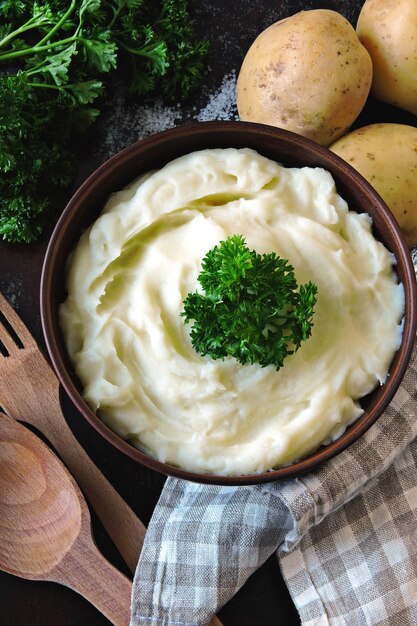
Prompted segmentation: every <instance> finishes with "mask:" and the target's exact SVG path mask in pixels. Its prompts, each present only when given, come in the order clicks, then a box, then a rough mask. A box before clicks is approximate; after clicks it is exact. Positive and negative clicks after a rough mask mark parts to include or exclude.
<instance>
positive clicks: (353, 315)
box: [60, 148, 404, 475]
mask: <svg viewBox="0 0 417 626" xmlns="http://www.w3.org/2000/svg"><path fill="white" fill-rule="evenodd" d="M232 234H242V235H244V237H245V238H246V241H247V244H248V246H249V248H251V249H256V250H257V251H258V252H260V253H267V252H271V251H275V252H276V253H277V254H279V255H280V256H282V257H285V258H287V259H289V261H290V263H291V264H292V265H293V266H294V268H295V274H296V277H297V281H298V282H299V283H304V282H307V281H309V280H311V281H313V282H315V283H316V284H317V286H318V301H317V304H316V308H315V316H314V327H313V329H312V336H311V337H310V338H309V339H308V340H307V341H306V342H305V343H303V344H302V347H301V348H300V349H299V350H298V352H296V353H295V354H294V355H292V356H290V357H288V358H287V359H286V361H285V365H284V367H283V368H282V369H281V370H279V371H278V372H277V371H276V370H275V368H274V367H273V366H268V367H265V368H262V367H261V366H259V365H246V366H242V365H240V364H239V363H237V362H236V361H235V360H234V359H232V358H226V359H225V360H224V361H222V360H216V361H215V360H212V359H211V358H210V357H202V356H200V355H199V354H197V353H196V352H195V350H194V349H193V347H192V345H191V341H190V337H189V330H190V327H189V326H188V325H187V326H186V325H184V322H183V320H182V318H180V312H181V310H182V303H183V300H184V298H185V297H186V296H187V294H188V293H189V292H190V291H194V290H196V289H199V286H198V282H197V277H198V274H199V272H200V269H201V260H202V258H203V257H204V256H205V254H206V253H207V251H208V250H209V249H210V248H212V247H213V246H214V245H216V244H218V243H219V241H221V240H224V239H225V238H226V237H227V236H229V235H232ZM394 264H395V259H394V258H393V256H392V254H391V253H390V252H388V250H387V249H386V248H385V247H384V246H383V245H382V244H381V243H379V242H378V241H377V240H376V239H375V238H374V236H373V235H372V232H371V219H370V217H369V216H368V215H367V214H357V213H355V212H352V211H350V210H349V208H348V206H347V204H346V202H345V201H344V200H343V199H342V198H341V197H340V196H339V195H338V193H337V191H336V188H335V183H334V180H333V178H332V176H331V175H330V173H329V172H327V171H325V170H323V169H320V168H285V167H282V166H281V165H279V164H277V163H275V162H273V161H272V160H269V159H267V158H264V157H263V156H260V155H259V154H258V153H256V152H254V151H253V150H250V149H232V148H230V149H210V150H203V151H199V152H195V153H192V154H189V155H186V156H183V157H180V158H178V159H176V160H174V161H172V162H171V163H169V164H168V165H166V166H165V167H163V168H162V169H161V170H159V171H155V172H152V173H149V174H147V175H145V176H142V177H141V178H139V179H138V180H136V181H134V182H133V183H132V184H131V185H130V186H129V187H127V188H126V189H124V190H122V191H120V192H118V193H115V194H114V195H112V196H111V197H110V199H109V200H108V202H107V204H106V206H105V207H104V210H103V212H102V214H101V215H100V217H99V218H98V219H97V220H96V221H95V223H94V224H93V225H92V227H91V228H89V229H88V230H87V231H86V232H85V233H84V234H83V235H82V237H81V239H80V241H79V243H78V245H77V246H76V248H75V250H74V251H73V254H72V255H71V259H70V262H69V266H68V274H67V291H68V297H67V299H66V301H65V302H64V303H63V304H62V305H61V308H60V320H61V326H62V329H63V332H64V336H65V341H66V346H67V349H68V352H69V355H70V357H71V359H72V361H73V363H74V366H75V370H76V372H77V375H78V377H79V378H80V380H81V383H82V385H83V388H84V397H85V400H86V401H87V403H88V404H89V405H90V406H91V407H92V409H93V410H94V411H96V412H97V414H98V415H99V416H100V418H101V419H102V420H103V421H104V422H105V423H106V424H108V425H109V426H110V427H111V428H112V429H113V430H114V431H115V432H117V433H118V434H119V435H120V436H121V437H123V438H125V439H128V440H130V441H131V442H132V443H133V444H134V445H135V446H137V447H138V448H140V449H141V450H143V451H145V452H147V453H148V454H150V455H152V456H153V457H155V458H157V459H159V460H160V461H164V462H167V463H170V464H173V465H176V466H180V467H182V468H185V469H187V470H191V471H196V472H205V473H215V474H222V475H239V474H246V473H257V472H262V471H266V470H269V469H272V468H276V467H279V466H282V465H286V464H290V463H292V462H294V461H295V460H298V459H300V458H302V457H304V456H305V455H307V454H308V453H310V452H312V451H314V450H315V449H316V448H317V447H318V446H319V445H320V444H322V443H326V442H329V441H331V440H334V439H335V438H337V437H339V436H340V435H341V434H342V433H343V432H344V430H345V429H346V427H347V426H348V425H349V424H351V423H352V422H353V421H354V420H356V419H357V418H358V417H359V416H360V415H361V413H362V412H363V411H362V409H361V407H360V404H359V402H358V400H359V399H360V398H361V397H362V396H364V395H366V394H367V393H368V392H370V391H371V390H372V389H373V388H374V387H375V386H376V385H379V384H381V383H383V382H384V381H385V379H386V376H387V371H388V368H389V365H390V363H391V360H392V358H393V355H394V352H395V350H396V349H397V348H398V346H399V343H400V341H401V334H402V321H401V320H402V316H403V309H404V291H403V287H402V285H401V284H398V283H397V279H396V276H395V273H394V268H393V266H394Z"/></svg>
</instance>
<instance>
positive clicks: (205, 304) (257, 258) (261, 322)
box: [181, 235, 317, 370]
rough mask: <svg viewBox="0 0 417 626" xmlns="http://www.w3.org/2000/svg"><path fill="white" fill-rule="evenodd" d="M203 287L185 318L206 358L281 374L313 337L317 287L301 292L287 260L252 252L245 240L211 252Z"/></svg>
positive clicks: (187, 303)
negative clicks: (230, 360)
mask: <svg viewBox="0 0 417 626" xmlns="http://www.w3.org/2000/svg"><path fill="white" fill-rule="evenodd" d="M198 282H199V283H200V285H201V287H202V289H203V291H204V294H202V293H199V292H197V291H196V292H194V293H189V294H188V296H187V297H186V298H185V300H184V303H183V305H184V310H183V311H182V312H181V316H182V317H183V318H184V322H185V323H190V322H193V324H192V327H191V331H190V337H191V342H192V345H193V347H194V349H195V350H196V351H197V352H199V353H200V354H201V355H203V356H205V355H208V356H210V357H211V358H213V359H223V358H224V357H226V356H232V357H234V358H235V359H236V360H237V361H238V362H239V363H241V364H242V365H245V364H247V363H259V364H260V365H262V366H263V367H265V366H267V365H271V364H272V365H274V366H275V368H276V369H277V370H279V369H280V368H281V367H282V366H283V362H284V359H285V358H286V356H288V355H289V354H293V353H294V352H296V350H298V348H299V347H300V345H301V343H302V342H303V341H305V340H306V339H308V337H310V335H311V328H312V326H313V323H312V318H313V314H314V305H315V303H316V295H317V286H316V285H315V284H314V283H312V282H308V283H306V284H304V285H301V286H300V287H298V285H297V281H296V278H295V276H294V268H293V267H292V266H291V265H290V264H289V262H288V261H287V259H283V258H281V257H279V256H278V255H276V254H275V253H274V252H271V253H269V254H262V255H261V254H258V253H257V252H256V251H255V250H249V248H248V247H247V245H246V242H245V239H244V238H243V236H242V235H232V236H230V237H228V238H227V239H226V240H225V241H221V242H220V244H219V245H217V246H215V247H214V248H212V249H211V250H209V252H207V254H206V256H205V257H204V259H203V261H202V270H201V272H200V275H199V277H198Z"/></svg>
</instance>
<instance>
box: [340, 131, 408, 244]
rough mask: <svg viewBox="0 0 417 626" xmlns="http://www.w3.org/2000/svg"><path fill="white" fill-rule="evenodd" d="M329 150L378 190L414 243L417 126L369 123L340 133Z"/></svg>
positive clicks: (406, 235)
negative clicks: (345, 133)
mask: <svg viewBox="0 0 417 626" xmlns="http://www.w3.org/2000/svg"><path fill="white" fill-rule="evenodd" d="M330 150H332V151H333V152H335V153H336V154H338V155H339V156H341V157H342V158H343V159H344V160H345V161H347V162H348V163H350V165H352V166H353V167H354V168H355V169H356V170H358V172H359V173H360V174H362V176H363V177H364V178H366V180H367V181H368V182H369V183H371V185H372V186H373V187H374V188H375V189H376V191H378V193H379V194H380V196H382V198H383V200H385V202H386V204H387V205H388V207H389V208H390V209H391V211H392V213H393V214H394V216H395V218H396V220H397V222H398V223H399V225H400V227H401V229H402V231H403V233H404V235H405V237H406V240H407V243H408V244H409V246H410V247H412V246H414V245H416V244H417V128H415V127H414V126H407V125H405V124H371V125H370V126H364V127H363V128H359V129H358V130H355V131H353V132H351V133H349V134H348V135H346V136H345V137H342V138H341V139H339V140H338V141H336V143H334V144H333V145H332V146H330Z"/></svg>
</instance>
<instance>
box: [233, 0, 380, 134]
mask: <svg viewBox="0 0 417 626" xmlns="http://www.w3.org/2000/svg"><path fill="white" fill-rule="evenodd" d="M371 81H372V62H371V58H370V56H369V54H368V52H367V50H366V49H365V48H364V47H363V46H362V44H361V43H360V41H359V39H358V38H357V35H356V33H355V30H354V28H353V27H352V26H351V24H350V23H349V22H348V21H347V20H346V19H345V18H344V17H343V16H342V15H341V14H339V13H337V12H335V11H331V10H327V9H313V10H310V11H301V12H299V13H296V14H295V15H293V16H291V17H288V18H286V19H283V20H281V21H279V22H276V23H275V24H272V26H270V27H269V28H267V29H266V30H264V31H263V32H262V33H260V35H259V36H258V37H257V38H256V39H255V41H254V42H253V44H252V45H251V47H250V48H249V50H248V52H247V54H246V56H245V58H244V60H243V63H242V67H241V69H240V72H239V76H238V81H237V89H236V101H237V107H238V111H239V116H240V119H241V120H245V121H253V122H260V123H264V124H270V125H272V126H278V127H280V128H285V129H287V130H291V131H293V132H296V133H298V134H300V135H304V136H305V137H309V138H310V139H313V140H314V141H317V142H318V143H321V144H323V145H326V146H328V145H330V144H331V143H332V142H333V141H335V140H336V139H337V138H338V137H340V136H341V135H343V134H344V133H345V132H346V131H347V129H348V128H349V127H350V126H351V124H352V123H353V122H354V121H355V119H356V118H357V117H358V115H359V113H360V111H361V110H362V108H363V106H364V104H365V101H366V99H367V96H368V94H369V90H370V87H371Z"/></svg>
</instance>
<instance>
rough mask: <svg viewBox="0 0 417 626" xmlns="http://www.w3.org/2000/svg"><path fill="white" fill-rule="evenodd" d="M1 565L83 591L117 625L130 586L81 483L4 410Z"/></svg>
mask: <svg viewBox="0 0 417 626" xmlns="http://www.w3.org/2000/svg"><path fill="white" fill-rule="evenodd" d="M0 568H1V569H2V570H4V571H5V572H8V573H9V574H14V575H15V576H19V577H21V578H26V579H29V580H48V581H53V582H57V583H61V584H62V585H66V586H67V587H70V588H71V589H73V590H74V591H77V592H78V593H80V594H81V595H82V596H84V597H85V598H86V599H87V600H89V602H91V603H92V604H93V605H94V606H95V607H96V608H97V609H98V610H99V611H101V613H103V615H105V616H106V617H107V618H108V619H109V620H110V621H111V622H112V623H113V624H116V625H117V626H127V625H128V624H129V622H130V597H131V590H132V583H131V582H130V580H128V578H126V577H125V576H124V575H123V574H121V573H120V572H119V571H118V570H117V569H116V568H115V567H113V565H111V564H110V563H109V562H108V561H107V560H106V559H105V558H104V557H103V556H102V555H101V554H100V552H99V551H98V549H97V547H96V545H95V543H94V540H93V538H92V535H91V522H90V514H89V510H88V507H87V504H86V502H85V500H84V497H83V496H82V494H81V491H80V489H79V488H78V486H77V484H76V482H75V481H74V479H73V478H72V477H71V475H70V474H69V472H68V470H67V469H66V468H65V466H64V465H63V464H62V463H61V461H59V459H58V458H57V457H56V456H55V455H54V453H53V452H52V451H51V450H50V448H48V446H47V445H46V444H44V443H43V442H42V441H41V440H40V439H39V438H38V437H37V436H36V435H35V434H33V433H32V432H31V431H30V430H28V429H27V428H25V427H24V426H22V425H20V424H19V423H17V422H16V421H15V420H13V419H11V418H9V417H7V416H6V415H3V414H0Z"/></svg>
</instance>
